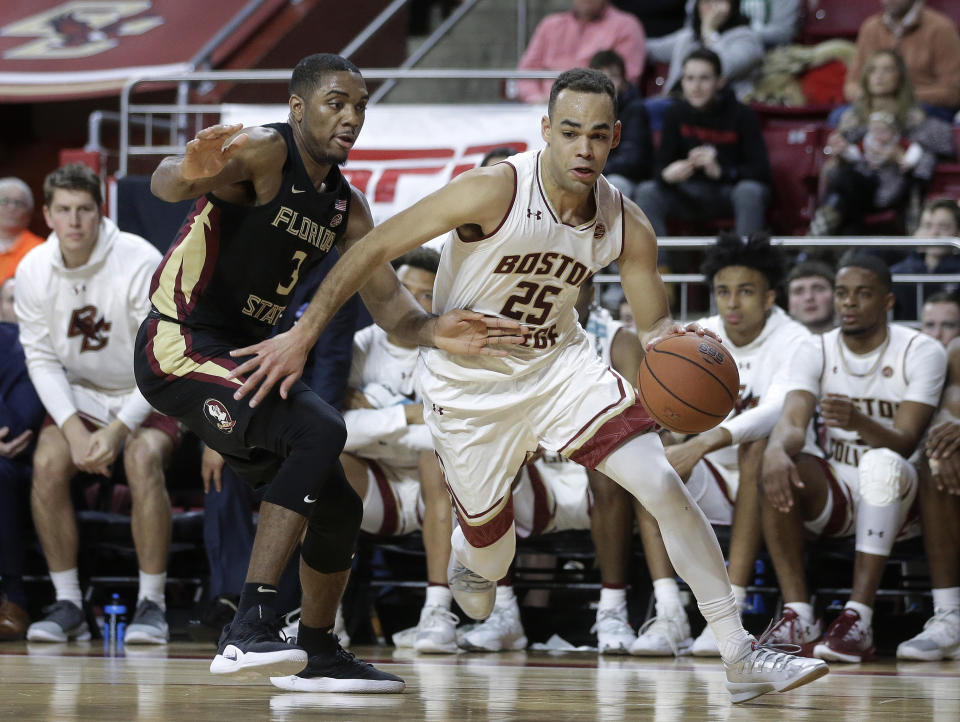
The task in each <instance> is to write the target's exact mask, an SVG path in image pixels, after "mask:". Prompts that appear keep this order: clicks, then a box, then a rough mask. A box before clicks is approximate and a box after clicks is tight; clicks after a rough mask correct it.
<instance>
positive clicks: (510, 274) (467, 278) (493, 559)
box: [235, 69, 827, 701]
mask: <svg viewBox="0 0 960 722" xmlns="http://www.w3.org/2000/svg"><path fill="white" fill-rule="evenodd" d="M614 108H615V93H614V89H613V84H612V83H611V82H610V80H609V79H608V78H607V77H606V76H605V75H603V74H602V73H600V72H598V71H593V70H584V69H575V70H571V71H568V72H566V73H563V74H561V75H560V77H559V78H558V79H557V81H556V82H555V83H554V86H553V90H552V91H551V95H550V102H549V105H548V114H547V115H546V116H545V117H544V118H543V120H542V136H543V139H544V141H545V142H546V148H545V149H544V150H543V151H531V152H528V153H523V154H519V155H517V156H514V157H512V158H510V159H508V160H507V161H506V162H504V163H499V164H497V165H495V166H492V167H490V168H480V169H475V170H472V171H468V172H466V173H464V174H462V175H460V176H458V177H457V178H456V179H454V180H453V181H451V182H450V183H449V184H448V185H447V186H445V187H444V188H442V189H441V190H439V191H437V192H435V193H433V194H431V195H430V196H427V197H426V198H424V199H423V200H422V201H420V202H419V203H417V204H416V205H414V206H413V207H411V208H409V209H407V210H406V211H404V212H402V213H400V214H398V215H396V216H394V217H393V218H391V219H389V220H388V221H386V222H384V223H383V224H382V225H380V226H378V227H377V228H376V229H374V230H373V231H371V232H370V233H369V234H368V236H367V237H366V238H365V239H364V240H363V241H362V242H360V243H358V244H357V245H356V246H354V247H353V248H352V249H351V250H350V251H348V252H347V253H346V254H345V256H344V257H343V258H342V259H341V261H340V262H339V263H338V264H337V265H336V266H335V267H334V270H333V272H332V273H331V275H330V276H328V277H327V279H326V281H325V282H324V285H323V286H322V292H319V293H318V294H317V296H315V298H314V301H313V303H312V304H311V308H309V309H308V310H307V312H306V313H305V314H304V316H303V319H302V320H301V322H300V326H302V328H300V326H298V327H296V328H294V329H293V330H292V331H291V332H290V334H289V335H288V336H287V337H286V338H281V337H276V338H274V339H270V340H268V341H266V342H264V343H261V344H258V345H257V346H255V347H253V348H251V349H249V351H250V352H251V353H253V354H255V355H256V356H255V358H254V359H251V360H250V361H248V362H246V363H244V364H242V365H241V366H239V367H238V368H237V369H236V370H235V373H236V374H238V375H239V374H248V377H247V382H246V383H244V385H243V387H242V388H241V389H240V392H239V393H240V394H247V393H249V392H251V391H253V390H254V389H255V388H257V387H258V386H259V388H258V389H257V392H256V395H255V396H254V399H260V398H263V397H265V396H266V394H267V392H268V390H269V388H270V386H271V385H272V383H273V382H274V381H275V380H277V379H284V381H283V383H284V384H285V385H286V384H288V383H289V382H290V381H289V379H290V378H291V376H292V375H295V374H296V372H297V367H296V363H291V362H290V361H288V360H287V357H288V354H289V353H290V352H291V351H292V350H296V349H298V348H300V347H301V346H302V344H303V343H304V342H305V340H306V339H308V338H309V337H310V336H312V335H313V334H314V333H316V331H317V330H318V329H320V328H322V327H323V326H324V325H325V324H326V323H327V321H328V320H329V319H330V317H331V316H332V314H333V313H334V311H335V310H336V308H338V306H339V305H340V304H341V303H343V302H344V301H345V300H346V299H347V298H348V297H349V296H350V294H352V293H353V292H354V291H355V290H356V289H357V288H359V286H360V285H361V284H362V283H363V280H364V279H365V278H366V277H367V275H368V274H369V270H370V269H371V268H373V267H376V266H378V265H380V264H382V263H383V262H385V261H388V260H389V259H391V258H395V257H397V256H399V255H401V254H403V253H405V252H406V251H408V250H410V249H412V248H415V247H417V246H419V245H420V244H422V243H424V242H426V241H427V240H429V239H431V238H434V237H436V236H438V235H440V234H443V233H448V232H449V233H450V235H449V237H448V239H447V242H446V245H445V246H444V249H443V254H442V257H441V264H440V272H439V274H438V276H437V284H436V288H435V299H434V302H435V304H436V305H437V308H442V309H460V308H469V309H472V310H474V311H477V312H481V313H488V314H491V315H494V316H497V317H500V318H506V319H514V320H516V321H522V322H523V323H524V324H525V325H526V326H527V327H529V328H530V329H531V332H530V333H529V334H528V336H527V340H526V343H525V344H524V345H523V346H520V347H517V348H516V349H515V350H513V351H512V352H511V353H510V354H509V355H508V356H505V357H503V358H497V359H494V358H488V359H487V358H484V359H482V358H460V359H458V358H455V357H454V356H452V355H450V354H448V353H446V352H443V351H435V350H432V349H431V350H427V351H425V352H423V353H422V354H421V367H420V372H421V375H420V384H421V392H422V396H423V399H424V420H425V421H426V423H427V425H428V426H429V427H430V430H431V433H432V435H433V438H434V444H435V447H436V449H437V453H438V455H439V457H440V460H441V463H442V465H443V469H444V474H445V476H446V480H447V484H448V485H449V487H450V490H451V495H452V497H453V500H454V507H455V509H456V511H457V513H458V516H459V519H460V526H459V527H458V528H457V530H456V531H455V532H454V535H453V539H452V546H453V555H452V556H451V571H450V574H449V575H448V576H449V582H450V586H451V589H452V590H453V593H454V597H455V598H456V599H457V602H458V603H459V604H460V606H461V607H462V608H463V609H464V611H465V612H467V614H469V615H470V616H472V617H474V618H480V619H482V618H483V617H485V616H486V615H488V614H489V613H490V610H491V609H492V607H493V602H494V598H495V589H496V580H497V579H500V578H501V577H503V576H504V575H505V574H506V573H507V570H508V568H509V566H510V562H511V560H512V559H513V555H514V551H515V545H516V542H515V533H514V522H513V507H512V496H511V494H510V483H511V481H512V480H513V478H514V476H515V475H516V472H517V470H518V469H519V468H520V465H521V464H522V463H523V460H524V457H525V456H526V454H527V452H530V451H534V450H535V449H536V448H537V446H538V445H540V446H543V447H544V448H545V449H547V450H550V451H559V452H560V453H562V454H563V455H565V456H567V457H568V458H570V459H572V460H574V461H577V462H579V463H581V464H583V465H584V466H587V467H589V468H596V469H598V470H600V471H601V472H603V473H604V474H606V475H607V476H609V477H611V478H612V479H614V480H615V481H616V482H618V483H619V484H621V485H623V486H625V487H627V488H628V489H629V490H630V491H631V493H632V494H634V496H636V497H637V498H638V499H639V500H640V501H641V503H643V505H644V506H646V507H647V508H648V509H649V510H650V511H651V512H652V513H653V514H654V516H655V517H656V518H657V521H658V522H659V524H660V528H661V530H662V531H663V535H664V541H665V543H666V545H667V550H668V551H669V553H670V557H671V560H672V561H673V562H674V564H675V566H676V568H677V570H678V572H679V573H680V574H681V575H683V577H684V578H685V579H688V580H689V581H690V584H691V586H692V587H693V590H694V594H695V595H696V597H697V599H698V602H699V605H700V609H701V610H702V611H703V613H704V616H705V617H706V618H707V620H708V621H709V623H710V624H711V625H712V626H713V628H714V632H715V634H716V637H717V640H718V642H719V646H720V650H721V653H722V656H723V660H724V662H725V668H726V671H727V679H728V682H727V684H728V688H729V689H730V691H731V693H732V694H733V699H734V701H744V700H747V699H751V698H753V697H756V696H757V695H760V694H764V693H766V692H771V691H775V690H776V691H785V690H787V689H793V688H794V687H796V686H798V685H801V684H805V683H806V682H809V681H811V680H812V679H815V678H817V677H820V676H822V675H823V674H825V673H826V672H827V668H826V665H824V664H822V663H820V662H816V661H813V660H808V659H801V658H798V657H792V656H790V655H786V654H782V653H780V652H777V651H775V650H772V649H770V648H769V647H765V646H763V645H759V644H758V643H757V641H756V640H755V639H754V638H753V637H751V636H750V635H749V634H748V633H747V632H746V631H745V630H744V629H743V625H742V624H741V623H740V618H739V615H738V612H737V605H736V601H735V599H734V596H733V593H732V591H731V589H730V581H729V579H728V578H727V572H726V568H725V567H724V563H723V556H722V554H721V552H720V547H719V545H718V544H717V540H716V537H715V535H714V534H713V530H712V529H711V528H710V525H709V523H708V522H707V520H706V518H705V517H704V516H703V513H702V512H701V511H700V509H699V508H698V507H697V505H696V503H695V502H694V501H693V499H691V498H690V495H689V494H688V493H687V491H686V489H685V487H684V485H683V484H682V482H681V481H680V479H679V477H677V475H676V473H675V472H674V471H673V469H672V468H671V467H670V464H669V463H668V462H667V460H666V457H665V455H664V452H663V446H662V444H661V443H660V439H659V437H658V436H657V435H656V434H654V433H645V432H648V431H651V430H652V429H653V426H654V425H653V423H652V421H651V419H650V418H649V416H648V415H647V414H646V412H645V411H644V409H643V407H642V406H641V405H640V404H639V403H638V402H637V399H636V392H635V390H634V388H633V386H632V384H631V383H630V382H628V381H626V380H624V379H623V377H622V376H620V375H619V374H617V373H616V372H614V371H613V370H611V369H610V368H609V367H607V366H605V365H604V364H602V363H601V362H600V361H599V360H598V359H597V357H596V354H595V353H594V351H593V349H592V348H590V344H589V343H588V341H587V339H586V336H585V335H584V332H583V330H582V329H581V328H580V326H579V325H578V324H577V322H576V315H575V312H574V303H575V301H576V298H577V293H578V289H579V285H580V284H581V283H582V282H583V280H584V279H585V278H586V277H587V275H588V274H590V273H593V272H596V271H597V270H599V269H600V268H603V267H605V266H607V265H609V264H610V263H611V262H613V261H618V264H619V268H620V275H621V281H622V284H623V288H624V292H625V294H626V297H627V299H628V300H629V302H630V307H631V308H632V309H633V312H634V315H635V318H636V322H637V328H638V330H639V331H640V335H641V338H642V339H643V340H644V341H646V342H652V341H654V340H655V339H657V338H658V337H660V336H664V335H669V334H679V333H684V332H698V333H705V332H704V331H703V330H702V329H700V327H698V326H696V325H693V324H691V325H690V326H688V327H687V328H686V329H684V328H683V327H681V326H679V325H678V324H676V323H675V322H674V321H673V320H672V319H671V318H670V316H669V309H668V306H667V296H666V292H665V289H664V286H663V281H662V280H661V278H660V275H659V274H658V272H657V266H656V259H657V244H656V238H655V236H654V234H653V231H652V229H651V228H650V224H649V223H648V222H647V220H646V218H645V217H644V215H643V213H642V212H641V211H640V209H639V208H637V207H636V206H635V205H634V204H633V203H632V202H631V201H629V200H627V199H624V198H623V196H622V195H621V194H620V192H619V191H617V190H616V189H614V188H612V187H611V186H610V185H609V184H608V183H607V181H606V179H604V178H603V177H602V175H601V171H602V169H603V167H604V163H605V162H606V159H607V155H608V154H609V152H610V149H611V148H612V147H613V146H614V145H616V144H617V142H618V140H619V134H620V126H619V123H618V122H617V120H616V115H615V110H614ZM261 381H263V382H264V383H262V384H261ZM479 470H483V476H482V477H481V476H480V475H479V473H478V472H479Z"/></svg>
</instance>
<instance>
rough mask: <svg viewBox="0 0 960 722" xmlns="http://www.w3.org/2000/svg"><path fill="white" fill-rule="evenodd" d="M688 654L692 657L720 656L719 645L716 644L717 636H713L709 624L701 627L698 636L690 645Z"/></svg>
mask: <svg viewBox="0 0 960 722" xmlns="http://www.w3.org/2000/svg"><path fill="white" fill-rule="evenodd" d="M690 654H692V655H693V656H694V657H719V656H720V645H719V644H717V638H716V637H714V636H713V630H712V629H711V628H710V625H709V624H708V625H707V626H706V627H704V628H703V631H702V632H701V633H700V636H699V637H697V638H696V639H695V640H693V646H692V647H690Z"/></svg>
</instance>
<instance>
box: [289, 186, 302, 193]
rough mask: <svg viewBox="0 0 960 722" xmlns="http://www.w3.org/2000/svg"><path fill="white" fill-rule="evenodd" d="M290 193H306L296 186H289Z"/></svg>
mask: <svg viewBox="0 0 960 722" xmlns="http://www.w3.org/2000/svg"><path fill="white" fill-rule="evenodd" d="M290 192H291V193H306V191H305V190H301V189H299V188H297V187H296V186H290Z"/></svg>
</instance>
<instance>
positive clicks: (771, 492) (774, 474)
mask: <svg viewBox="0 0 960 722" xmlns="http://www.w3.org/2000/svg"><path fill="white" fill-rule="evenodd" d="M793 487H797V488H798V489H802V488H803V480H802V479H801V478H800V472H799V471H797V466H796V464H794V463H793V459H791V458H790V457H789V456H788V455H787V453H786V452H785V451H784V450H783V449H782V448H781V447H778V446H768V447H767V449H766V451H765V452H764V454H763V473H762V476H761V483H760V488H761V490H762V491H763V494H764V496H766V497H767V500H768V501H769V502H770V504H771V506H773V508H774V509H776V510H777V511H779V512H781V513H783V514H786V513H787V512H789V511H790V509H792V508H793V502H794V498H793Z"/></svg>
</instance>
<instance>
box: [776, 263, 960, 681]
mask: <svg viewBox="0 0 960 722" xmlns="http://www.w3.org/2000/svg"><path fill="white" fill-rule="evenodd" d="M835 299H836V306H837V315H838V316H839V317H840V321H841V326H840V328H838V329H835V330H833V331H830V332H828V333H825V334H823V335H820V336H811V337H810V340H811V342H810V343H807V344H800V345H797V346H795V347H794V348H792V349H791V351H792V356H791V363H792V364H793V370H792V371H791V373H790V379H791V381H790V387H791V390H790V392H789V393H788V394H787V398H786V402H785V403H784V405H783V411H782V413H781V415H780V418H779V420H778V421H777V424H776V426H775V427H774V430H773V433H772V434H771V435H770V440H769V442H768V443H767V449H766V452H765V453H764V460H763V471H762V476H761V479H762V485H763V496H762V514H763V530H764V538H765V540H766V543H767V550H768V551H769V553H770V558H771V559H772V560H773V564H774V568H775V570H776V572H777V578H778V579H779V582H780V589H781V592H782V594H783V598H784V600H785V602H786V605H785V607H784V611H783V616H782V617H781V618H780V619H779V620H778V622H777V624H776V625H775V626H774V628H773V629H772V630H771V641H772V642H775V643H787V644H798V645H801V647H803V648H804V652H806V653H807V654H809V653H810V651H811V649H812V653H813V654H814V655H815V656H817V657H819V658H821V659H828V660H834V661H838V662H860V661H866V660H869V659H870V658H872V657H873V655H874V651H875V649H874V643H873V625H872V619H873V606H874V601H875V598H876V593H877V588H878V587H879V585H880V580H881V578H882V576H883V571H884V568H885V567H886V564H887V558H888V557H889V555H890V550H891V548H892V547H893V543H894V541H896V540H897V539H898V538H906V537H908V536H912V535H915V534H917V533H918V531H919V530H918V529H916V527H915V525H912V524H904V522H906V521H907V519H908V513H909V510H910V507H911V506H912V504H913V501H914V498H915V495H916V491H917V468H916V466H915V465H914V464H913V463H912V462H910V461H908V459H910V458H911V457H912V455H913V453H914V452H915V451H916V449H917V447H918V445H919V443H920V440H921V438H922V437H923V435H924V433H925V432H926V429H927V426H928V424H929V423H930V420H931V419H932V418H933V414H934V412H935V411H936V408H937V405H938V404H939V402H940V392H941V390H942V389H943V382H944V376H945V373H946V353H945V352H944V350H943V347H942V346H941V345H940V344H939V343H937V342H936V341H935V340H934V339H932V338H930V337H929V336H925V335H923V334H921V333H920V332H919V331H916V330H914V329H911V328H908V327H906V326H899V325H896V324H891V323H888V322H887V313H888V311H889V310H890V308H891V307H892V305H893V294H892V293H891V279H890V271H889V269H888V268H887V266H886V265H884V263H883V261H881V260H880V259H879V258H878V257H877V256H874V255H870V254H867V253H864V252H862V251H852V252H850V253H848V254H846V255H845V256H844V257H843V258H841V260H840V263H839V270H838V271H837V278H836V293H835ZM818 404H819V412H820V416H821V418H822V419H823V421H824V424H825V426H826V435H825V437H826V438H825V441H824V443H825V449H826V450H827V458H826V459H822V458H818V454H812V453H809V452H808V451H805V450H804V446H805V443H806V439H807V429H808V428H809V424H810V421H811V419H812V418H813V415H814V411H815V410H816V408H817V405H818ZM818 536H823V537H847V536H855V538H856V545H855V549H856V556H855V560H854V567H853V580H852V585H851V593H850V598H849V600H848V601H847V603H846V605H845V606H844V608H843V611H842V612H841V613H840V615H839V616H838V617H837V618H836V619H835V620H834V622H833V623H832V624H831V625H830V626H829V628H828V629H827V630H826V632H825V633H824V634H823V636H822V638H821V628H822V627H821V623H820V621H819V620H818V619H817V618H816V617H815V615H814V610H813V607H812V605H811V599H810V594H809V590H808V587H807V581H806V570H805V568H804V544H805V541H804V540H805V538H807V537H818Z"/></svg>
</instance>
